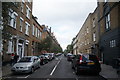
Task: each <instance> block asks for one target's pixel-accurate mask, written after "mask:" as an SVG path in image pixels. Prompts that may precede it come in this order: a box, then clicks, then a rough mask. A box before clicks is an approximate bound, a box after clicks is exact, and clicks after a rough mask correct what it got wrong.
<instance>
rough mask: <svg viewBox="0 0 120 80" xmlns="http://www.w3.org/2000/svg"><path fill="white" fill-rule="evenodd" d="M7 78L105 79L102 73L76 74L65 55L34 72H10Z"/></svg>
mask: <svg viewBox="0 0 120 80" xmlns="http://www.w3.org/2000/svg"><path fill="white" fill-rule="evenodd" d="M6 78H8V79H10V78H28V79H29V78H31V79H32V78H35V79H49V80H50V79H70V80H79V79H89V80H90V79H91V80H92V79H100V80H105V79H104V78H103V77H101V76H100V75H90V74H82V75H76V74H75V72H74V70H73V69H72V68H71V62H68V61H67V59H66V57H64V56H63V55H61V56H59V57H57V58H55V59H54V60H52V61H50V62H49V63H47V64H45V65H43V66H41V68H39V69H37V70H36V71H35V72H34V73H32V74H16V75H13V74H10V75H8V76H6Z"/></svg>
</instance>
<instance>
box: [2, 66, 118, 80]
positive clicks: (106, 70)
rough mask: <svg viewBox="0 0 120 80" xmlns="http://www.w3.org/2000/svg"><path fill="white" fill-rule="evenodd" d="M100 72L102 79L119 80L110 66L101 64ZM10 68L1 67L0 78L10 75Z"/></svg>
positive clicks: (115, 71)
mask: <svg viewBox="0 0 120 80" xmlns="http://www.w3.org/2000/svg"><path fill="white" fill-rule="evenodd" d="M101 68H102V70H101V72H100V75H101V76H102V77H104V78H105V79H107V80H120V72H119V74H118V73H117V70H116V69H114V68H113V67H112V66H110V65H106V64H101ZM10 69H11V66H10V64H7V65H5V66H3V67H2V76H3V77H4V76H6V75H9V74H11V70H10Z"/></svg>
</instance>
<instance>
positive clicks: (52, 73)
mask: <svg viewBox="0 0 120 80" xmlns="http://www.w3.org/2000/svg"><path fill="white" fill-rule="evenodd" d="M60 61H61V59H60V60H59V61H58V63H57V64H56V65H55V67H54V68H53V70H52V72H51V73H50V75H53V73H54V71H55V69H56V68H57V66H58V64H59V63H60Z"/></svg>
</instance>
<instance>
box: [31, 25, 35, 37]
mask: <svg viewBox="0 0 120 80" xmlns="http://www.w3.org/2000/svg"><path fill="white" fill-rule="evenodd" d="M32 35H33V36H34V35H35V26H34V25H33V28H32Z"/></svg>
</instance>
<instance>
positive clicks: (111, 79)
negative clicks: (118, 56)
mask: <svg viewBox="0 0 120 80" xmlns="http://www.w3.org/2000/svg"><path fill="white" fill-rule="evenodd" d="M101 68H102V70H101V72H100V75H101V76H102V77H104V78H106V79H107V80H120V72H119V73H117V69H115V68H113V67H112V66H110V65H106V64H101Z"/></svg>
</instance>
